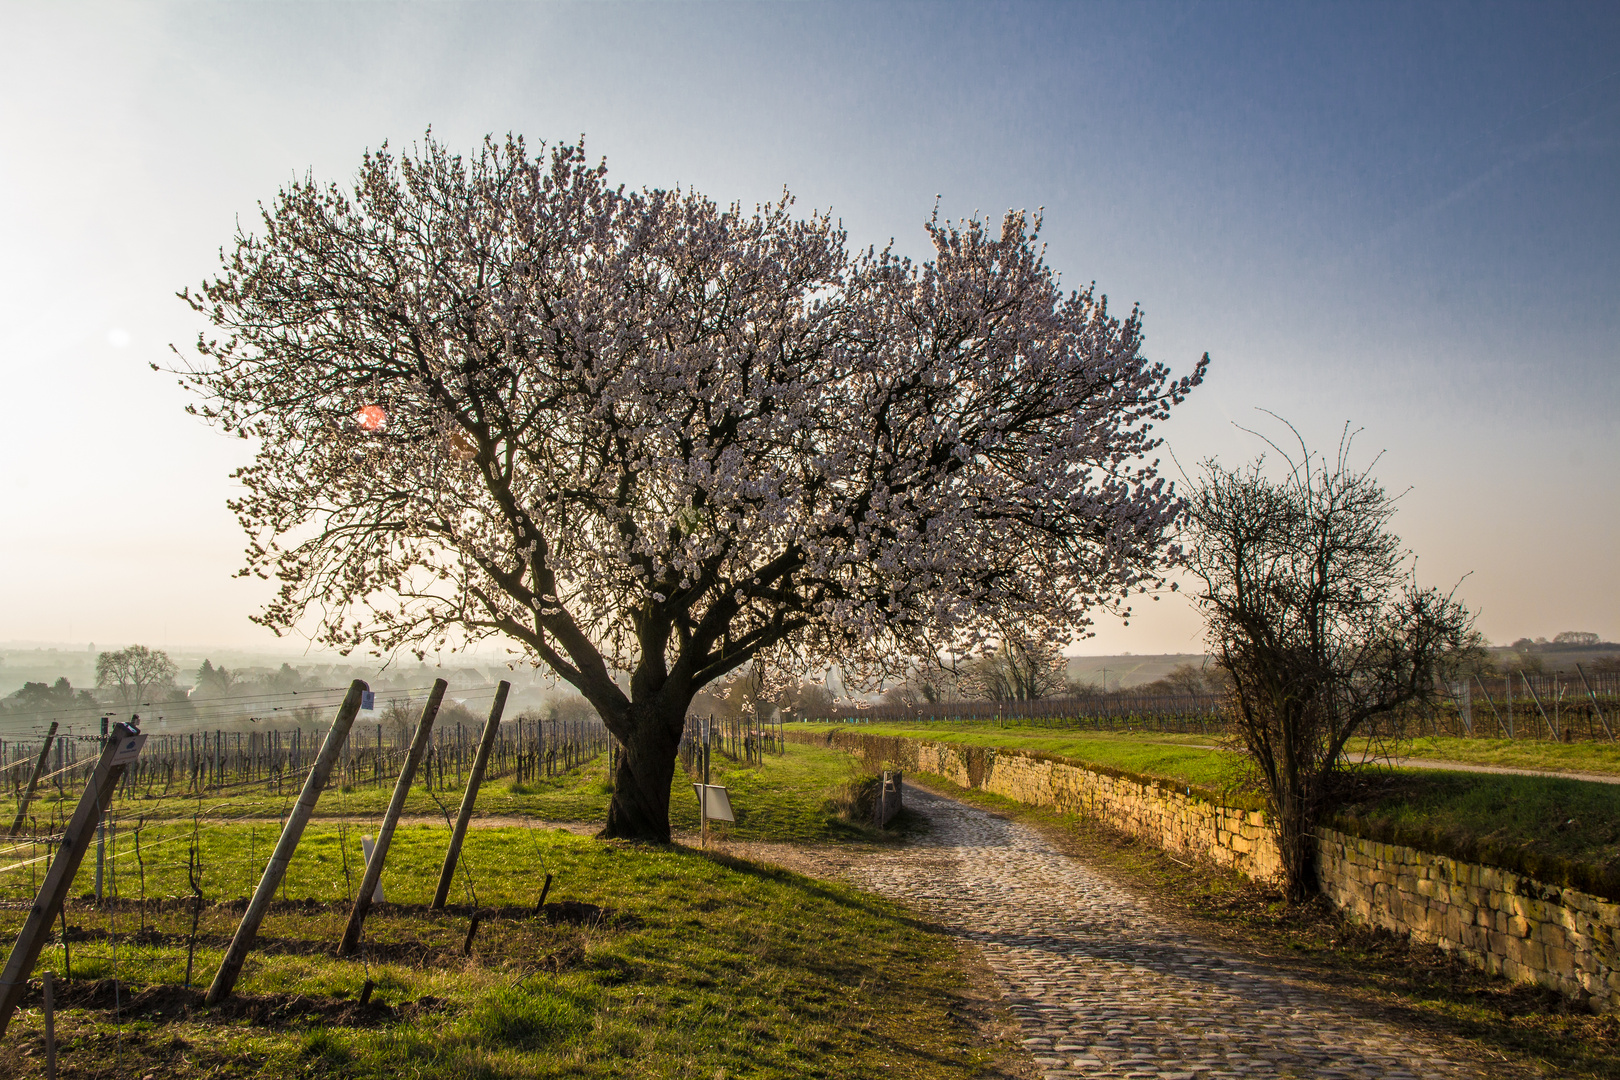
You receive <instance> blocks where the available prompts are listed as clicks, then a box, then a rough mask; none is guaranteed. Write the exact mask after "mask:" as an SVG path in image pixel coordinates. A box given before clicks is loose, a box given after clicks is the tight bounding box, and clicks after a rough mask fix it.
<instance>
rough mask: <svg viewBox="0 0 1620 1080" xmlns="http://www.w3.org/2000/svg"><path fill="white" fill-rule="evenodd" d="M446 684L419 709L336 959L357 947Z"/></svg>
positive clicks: (437, 681) (441, 682) (437, 687)
mask: <svg viewBox="0 0 1620 1080" xmlns="http://www.w3.org/2000/svg"><path fill="white" fill-rule="evenodd" d="M445 686H446V684H445V681H444V680H443V679H435V680H434V681H433V689H432V690H431V691H430V692H429V693H428V699H427V704H426V705H424V706H422V718H421V719H420V720H419V721H417V724H416V736H415V738H413V739H411V748H410V750H409V751H408V752H407V753H406V755H405V764H404V766H403V767H402V768H401V769H400V770H399V780H398V782H396V783H395V784H394V797H393V798H392V799H390V800H389V802H388V812H387V813H386V814H384V815H383V823H382V828H381V829H378V830H377V847H376V849H375V850H374V851H373V852H372V856H371V858H370V859H368V860H367V861H366V873H365V876H364V877H363V878H361V880H360V895H359V896H356V897H355V898H354V910H353V911H351V912H350V913H349V925H348V927H347V929H345V930H344V931H343V940H342V941H341V942H340V943H339V944H338V955H339V956H351V955H353V953H354V950H355V949H357V948H358V947H359V946H360V930H361V928H362V927H364V926H365V924H366V912H368V911H370V910H371V894H372V893H374V892H376V891H377V882H378V881H380V880H382V872H383V863H384V861H385V860H387V858H388V845H389V844H391V843H393V840H394V827H395V826H396V825H398V824H399V812H400V811H401V810H403V809H404V808H405V796H407V795H409V794H410V793H411V781H412V780H413V779H414V778H415V776H416V767H417V766H418V765H419V764H421V762H422V755H423V753H425V752H426V750H427V743H428V736H429V734H431V733H432V731H433V718H434V717H436V716H437V715H438V714H439V702H441V701H443V700H444V691H445Z"/></svg>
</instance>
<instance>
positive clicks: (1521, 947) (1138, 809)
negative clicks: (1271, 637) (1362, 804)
mask: <svg viewBox="0 0 1620 1080" xmlns="http://www.w3.org/2000/svg"><path fill="white" fill-rule="evenodd" d="M787 734H788V737H789V738H790V739H793V740H795V741H805V742H816V743H821V744H823V745H831V746H836V747H839V748H841V749H844V750H848V751H850V752H851V753H854V754H857V755H859V756H861V757H863V758H865V759H866V761H867V764H868V765H869V766H871V767H874V768H881V767H882V766H883V765H884V764H886V763H887V764H893V765H899V766H901V767H903V768H907V769H913V770H918V771H921V772H927V773H933V774H935V775H937V776H943V777H945V778H946V779H948V780H950V781H952V782H953V783H955V784H957V785H959V786H961V787H965V788H976V789H978V790H982V791H988V792H991V793H993V794H996V795H1001V796H1004V797H1006V798H1009V799H1013V800H1016V801H1017V802H1021V803H1026V804H1028V805H1031V806H1041V807H1048V808H1050V809H1053V810H1057V811H1059V812H1062V813H1069V814H1075V815H1078V816H1083V817H1089V818H1093V819H1095V820H1099V821H1103V822H1105V823H1107V824H1108V825H1110V826H1112V827H1113V828H1116V829H1119V830H1120V831H1122V832H1125V833H1128V834H1130V835H1132V836H1136V837H1140V838H1141V839H1144V840H1147V841H1149V842H1151V843H1153V844H1156V845H1158V846H1159V847H1162V848H1164V849H1165V850H1166V851H1169V852H1172V853H1176V854H1183V855H1188V856H1192V857H1196V858H1200V859H1204V860H1206V861H1208V862H1212V863H1214V864H1216V865H1218V866H1226V867H1231V868H1232V869H1235V870H1238V871H1239V872H1241V873H1243V874H1246V875H1248V876H1249V877H1252V878H1258V879H1266V880H1275V879H1276V878H1278V877H1279V876H1280V875H1281V872H1282V862H1281V859H1280V857H1279V856H1278V853H1277V845H1276V841H1275V839H1274V838H1273V836H1272V833H1271V830H1270V828H1269V827H1268V826H1267V824H1266V819H1265V815H1264V814H1263V813H1262V812H1260V811H1254V810H1242V809H1238V808H1235V807H1230V806H1224V805H1222V804H1221V803H1220V802H1219V801H1218V800H1217V799H1215V798H1212V797H1210V796H1209V795H1208V794H1205V793H1200V792H1198V791H1197V790H1196V789H1191V788H1182V787H1177V786H1176V785H1174V784H1171V783H1169V782H1168V781H1162V780H1154V779H1151V778H1148V777H1140V776H1130V775H1128V774H1123V773H1119V772H1117V771H1113V770H1107V769H1101V768H1096V767H1091V768H1088V767H1085V766H1082V765H1078V764H1075V763H1072V762H1066V761H1063V760H1061V759H1055V758H1051V757H1048V756H1045V755H1041V754H1034V753H1030V752H1028V751H1023V750H1007V749H991V748H984V747H970V746H964V745H962V744H959V743H945V742H932V741H928V740H923V739H907V738H894V737H886V736H873V735H866V734H862V733H860V732H855V731H833V732H830V733H827V734H825V735H820V734H817V735H812V734H810V733H808V732H806V733H802V734H801V733H798V732H792V731H789V732H788V733H787ZM1318 840H1319V843H1318V854H1317V873H1318V875H1319V877H1320V883H1321V887H1322V892H1323V894H1324V895H1326V896H1327V897H1328V898H1329V899H1330V900H1332V901H1333V902H1334V903H1336V904H1338V905H1339V906H1340V907H1342V908H1345V909H1346V910H1348V911H1349V912H1351V913H1352V914H1353V915H1355V916H1356V917H1357V918H1359V919H1361V920H1363V921H1365V922H1368V923H1371V924H1373V925H1375V926H1382V927H1386V928H1387V929H1390V930H1394V931H1396V932H1398V933H1409V934H1411V935H1412V937H1413V938H1415V939H1416V940H1418V941H1422V942H1426V943H1430V944H1434V945H1438V946H1440V947H1441V948H1443V949H1447V950H1449V951H1452V952H1455V953H1457V954H1458V955H1460V956H1462V957H1464V958H1466V959H1467V960H1468V961H1469V962H1471V963H1473V964H1475V965H1477V966H1479V967H1482V968H1485V969H1486V970H1489V971H1493V972H1497V973H1499V974H1501V975H1504V976H1506V977H1507V978H1510V979H1513V980H1515V981H1518V982H1535V983H1539V984H1541V985H1543V986H1546V987H1549V988H1551V989H1554V990H1558V991H1559V992H1561V993H1563V994H1564V995H1565V996H1566V997H1568V998H1570V999H1571V1000H1574V1001H1578V1002H1581V1003H1583V1004H1585V1005H1587V1006H1589V1007H1590V1008H1592V1009H1593V1010H1595V1011H1602V1012H1620V954H1617V948H1620V904H1616V903H1610V902H1608V901H1606V900H1604V899H1602V898H1600V897H1597V896H1592V895H1590V894H1588V893H1584V892H1581V891H1579V890H1576V889H1570V888H1562V887H1559V886H1555V885H1548V884H1545V883H1543V882H1540V881H1536V880H1534V879H1532V878H1528V877H1524V876H1522V875H1519V874H1514V873H1511V872H1509V871H1507V870H1502V869H1499V868H1497V867H1491V866H1483V865H1480V864H1477V863H1468V862H1462V861H1459V860H1456V859H1451V858H1447V857H1445V856H1442V855H1431V854H1429V853H1428V852H1424V851H1419V850H1417V849H1415V848H1409V847H1402V846H1400V845H1398V844H1386V843H1379V842H1376V841H1372V840H1365V839H1362V838H1360V837H1356V836H1350V835H1347V834H1345V833H1342V832H1337V831H1335V830H1331V829H1324V830H1322V831H1321V832H1320V834H1319V835H1318Z"/></svg>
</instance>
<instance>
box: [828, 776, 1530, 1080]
mask: <svg viewBox="0 0 1620 1080" xmlns="http://www.w3.org/2000/svg"><path fill="white" fill-rule="evenodd" d="M905 799H906V803H907V805H908V806H909V807H911V808H912V809H913V810H917V811H920V812H922V813H924V814H927V815H928V817H929V818H930V819H931V820H932V823H933V827H932V829H931V830H930V832H929V834H928V835H927V836H925V837H923V838H922V839H920V840H919V841H918V842H917V843H916V844H912V845H907V846H906V847H904V848H899V849H889V850H887V851H881V852H874V853H873V854H871V855H864V856H859V857H856V858H854V859H852V860H851V861H850V862H848V863H847V864H845V865H844V866H843V867H842V868H841V869H840V871H839V874H840V876H842V877H844V878H846V879H847V880H849V881H851V882H852V883H854V884H857V885H860V886H862V887H864V888H867V889H870V890H872V891H874V892H878V893H880V894H883V895H887V896H892V897H895V898H897V899H901V900H904V901H906V902H907V903H909V904H910V905H911V906H912V907H913V908H915V909H917V910H918V911H919V912H921V913H922V914H924V915H925V916H926V917H928V918H930V919H932V920H934V921H936V922H938V923H940V924H941V925H943V926H946V927H948V928H950V929H951V930H953V931H954V932H956V933H957V934H959V935H961V936H962V937H964V938H966V939H968V940H970V941H973V942H975V943H976V944H977V945H978V946H979V947H980V948H981V949H982V950H983V953H984V956H985V959H986V960H987V961H988V962H989V965H990V967H991V969H992V970H994V971H995V972H996V974H997V975H998V976H999V977H1000V979H1001V980H1002V982H1003V984H1004V987H1003V989H1004V990H1005V992H1006V995H1007V1000H1008V1004H1009V1006H1010V1007H1011V1009H1012V1011H1013V1012H1014V1013H1015V1014H1016V1015H1017V1017H1018V1019H1019V1022H1020V1023H1021V1025H1022V1026H1023V1029H1024V1034H1025V1040H1024V1042H1025V1045H1027V1046H1028V1047H1029V1048H1030V1049H1031V1051H1032V1052H1033V1053H1034V1056H1035V1060H1036V1062H1037V1064H1038V1065H1039V1066H1040V1068H1041V1070H1042V1071H1043V1073H1044V1074H1045V1075H1046V1076H1047V1077H1077V1076H1085V1077H1094V1076H1096V1077H1100V1076H1107V1077H1164V1078H1169V1077H1186V1078H1194V1077H1196V1078H1199V1080H1205V1078H1213V1077H1273V1076H1298V1077H1348V1078H1357V1080H1359V1078H1363V1077H1368V1078H1370V1077H1380V1078H1384V1077H1389V1078H1399V1077H1413V1078H1416V1077H1459V1076H1486V1075H1492V1073H1491V1072H1489V1071H1482V1070H1480V1069H1478V1068H1475V1067H1465V1066H1461V1065H1458V1064H1456V1063H1454V1062H1452V1061H1449V1060H1447V1059H1446V1058H1445V1057H1444V1056H1443V1055H1442V1054H1441V1053H1440V1052H1439V1051H1438V1050H1437V1049H1435V1048H1434V1047H1433V1046H1432V1045H1430V1044H1429V1043H1428V1042H1427V1041H1426V1040H1425V1039H1424V1038H1422V1037H1421V1036H1419V1035H1417V1034H1415V1033H1414V1032H1411V1031H1403V1030H1401V1029H1399V1028H1397V1027H1395V1026H1394V1025H1392V1024H1390V1023H1388V1022H1385V1021H1382V1020H1377V1019H1370V1018H1368V1017H1366V1016H1365V1015H1360V1014H1358V1013H1357V1012H1355V1011H1352V1009H1350V1008H1349V1007H1347V1006H1344V1005H1341V1004H1338V1003H1335V1002H1333V1001H1330V1000H1326V999H1325V996H1324V994H1323V993H1322V991H1321V990H1319V989H1313V988H1310V987H1308V986H1305V985H1303V984H1301V983H1298V982H1295V981H1293V980H1291V979H1290V978H1289V977H1288V976H1287V975H1286V974H1284V973H1281V972H1279V971H1275V970H1271V969H1268V968H1267V967H1266V966H1264V965H1263V964H1259V963H1255V962H1251V961H1247V960H1245V959H1244V958H1243V957H1241V956H1238V955H1234V954H1233V953H1232V952H1230V951H1228V950H1227V949H1225V948H1222V947H1217V946H1213V945H1211V944H1207V943H1205V942H1203V941H1200V940H1199V939H1198V938H1197V937H1196V936H1194V935H1192V934H1190V933H1188V932H1187V931H1184V930H1181V929H1178V928H1177V927H1174V926H1172V925H1167V924H1166V922H1165V921H1164V920H1163V919H1162V918H1161V917H1159V916H1157V915H1156V914H1155V913H1154V912H1153V911H1152V910H1151V909H1150V908H1149V907H1148V906H1147V905H1146V904H1145V903H1144V902H1143V901H1142V900H1141V899H1140V898H1139V897H1137V896H1136V895H1134V894H1133V893H1131V892H1130V891H1128V890H1126V889H1122V888H1120V887H1119V886H1117V885H1114V884H1113V883H1111V882H1109V881H1108V880H1106V879H1105V878H1103V877H1101V876H1100V875H1098V874H1096V873H1094V872H1093V871H1091V870H1088V869H1087V868H1086V867H1085V866H1084V865H1083V864H1082V863H1080V862H1078V861H1076V860H1075V859H1073V858H1071V857H1069V856H1068V855H1065V854H1063V853H1062V852H1061V851H1059V850H1057V849H1056V848H1055V847H1053V846H1052V845H1051V844H1050V843H1048V842H1047V841H1046V840H1045V839H1044V838H1043V837H1042V836H1041V835H1040V834H1039V833H1038V832H1036V831H1035V830H1033V829H1031V828H1029V827H1027V826H1024V825H1020V824H1017V823H1015V822H1010V821H1006V820H1004V819H1001V818H998V817H995V816H994V815H991V814H988V813H986V812H984V811H983V810H980V809H978V808H976V807H972V806H969V805H966V804H964V803H960V802H957V801H955V800H953V799H946V798H942V797H940V796H936V795H932V794H929V793H928V792H925V791H920V790H918V789H917V788H914V787H911V786H909V785H908V786H907V788H906V791H905ZM1513 1071H1515V1072H1517V1070H1513Z"/></svg>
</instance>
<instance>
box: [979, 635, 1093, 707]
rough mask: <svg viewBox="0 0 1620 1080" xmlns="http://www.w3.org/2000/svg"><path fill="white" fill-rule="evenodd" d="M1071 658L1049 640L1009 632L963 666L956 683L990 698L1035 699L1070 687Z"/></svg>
mask: <svg viewBox="0 0 1620 1080" xmlns="http://www.w3.org/2000/svg"><path fill="white" fill-rule="evenodd" d="M1068 675H1069V662H1068V660H1067V659H1065V658H1064V656H1063V654H1062V653H1061V652H1060V651H1059V650H1058V647H1057V645H1056V644H1055V643H1053V642H1049V641H1028V640H1022V639H1018V638H1014V637H1011V636H1008V637H1006V638H1004V639H1003V640H1002V641H1001V642H999V643H998V644H997V645H996V647H995V649H993V650H992V651H991V652H989V653H988V654H986V655H984V656H980V657H977V658H975V659H973V660H969V661H968V662H966V663H965V664H963V665H962V666H961V670H960V671H959V672H958V674H957V677H956V685H958V686H959V687H961V689H962V690H963V692H964V693H967V694H971V695H972V696H974V697H978V698H984V699H986V700H989V701H1035V700H1037V699H1039V698H1043V697H1048V696H1050V695H1052V694H1059V693H1063V692H1064V691H1065V690H1067V689H1068V685H1069V681H1068Z"/></svg>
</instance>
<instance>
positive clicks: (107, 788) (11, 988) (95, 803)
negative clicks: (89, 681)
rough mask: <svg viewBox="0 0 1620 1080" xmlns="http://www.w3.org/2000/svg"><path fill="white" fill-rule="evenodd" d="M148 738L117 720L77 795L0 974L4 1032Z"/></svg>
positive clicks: (0, 1013) (0, 1018)
mask: <svg viewBox="0 0 1620 1080" xmlns="http://www.w3.org/2000/svg"><path fill="white" fill-rule="evenodd" d="M144 742H146V736H145V735H142V734H141V733H140V732H138V731H136V730H135V729H134V728H132V727H130V726H129V725H127V724H123V723H119V724H114V725H113V729H112V737H111V738H109V739H108V740H107V741H106V742H105V743H103V744H102V747H101V760H100V761H98V762H97V763H96V768H95V771H94V772H93V773H91V774H90V782H89V783H88V784H86V785H85V787H84V794H83V795H81V796H80V797H79V805H78V808H77V809H75V810H74V811H73V817H72V818H71V819H70V820H69V821H68V826H67V829H66V830H65V831H64V832H63V833H62V846H61V847H60V848H58V849H57V854H56V858H55V859H53V860H51V868H50V870H49V871H47V872H46V874H45V883H44V884H43V885H41V886H40V888H39V895H38V896H36V897H35V898H34V906H33V908H32V909H30V910H29V912H28V921H27V922H25V923H23V928H22V932H21V933H19V934H18V935H17V944H16V945H14V946H12V949H11V959H10V960H8V961H6V970H5V973H4V974H3V975H0V1035H4V1034H5V1033H6V1027H7V1026H8V1025H9V1024H10V1023H11V1016H12V1014H13V1013H14V1012H16V1011H17V1005H18V1003H19V1002H21V1001H22V997H23V994H24V993H26V992H27V990H28V977H29V976H30V975H32V974H33V972H34V964H35V962H36V961H38V960H39V952H40V950H41V949H42V948H44V947H45V939H46V938H47V937H49V936H50V932H51V923H52V922H53V921H54V920H55V919H56V916H57V913H58V912H60V911H61V910H62V901H64V900H66V899H67V894H68V889H69V888H71V887H72V885H73V878H74V876H75V875H76V874H78V872H79V864H80V863H82V862H83V861H84V853H85V852H86V851H88V850H90V838H91V835H92V833H93V832H94V831H95V828H96V825H97V823H99V822H100V821H101V815H102V814H103V813H105V812H106V809H107V805H108V800H109V799H111V798H112V793H113V789H114V788H115V787H116V786H117V784H118V780H119V778H120V777H122V776H123V775H124V770H125V769H126V768H128V767H129V763H130V762H132V761H134V760H135V759H136V758H137V757H139V756H140V752H141V744H142V743H144Z"/></svg>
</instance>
